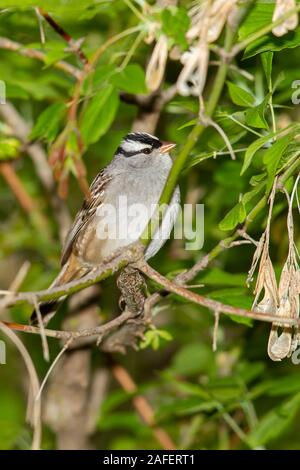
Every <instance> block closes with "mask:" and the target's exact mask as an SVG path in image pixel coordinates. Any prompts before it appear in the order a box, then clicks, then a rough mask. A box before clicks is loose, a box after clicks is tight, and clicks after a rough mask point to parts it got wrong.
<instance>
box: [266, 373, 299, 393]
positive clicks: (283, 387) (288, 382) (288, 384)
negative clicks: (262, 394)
mask: <svg viewBox="0 0 300 470" xmlns="http://www.w3.org/2000/svg"><path fill="white" fill-rule="evenodd" d="M299 389H300V375H299V374H298V373H296V374H293V375H287V376H283V377H280V378H279V379H275V380H273V381H271V383H270V389H269V391H268V395H270V396H272V397H277V396H281V395H288V394H291V393H296V392H298V391H299Z"/></svg>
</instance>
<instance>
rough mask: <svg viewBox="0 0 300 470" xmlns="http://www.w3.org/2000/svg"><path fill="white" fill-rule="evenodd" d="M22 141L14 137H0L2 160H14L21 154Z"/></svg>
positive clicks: (0, 157) (0, 156) (0, 155)
mask: <svg viewBox="0 0 300 470" xmlns="http://www.w3.org/2000/svg"><path fill="white" fill-rule="evenodd" d="M19 150H20V141H19V140H17V139H15V138H13V137H6V138H5V137H4V138H0V160H13V159H14V158H17V157H18V156H19Z"/></svg>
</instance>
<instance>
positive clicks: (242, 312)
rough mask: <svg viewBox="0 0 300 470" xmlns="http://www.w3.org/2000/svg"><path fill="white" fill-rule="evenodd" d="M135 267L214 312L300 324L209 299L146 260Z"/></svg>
mask: <svg viewBox="0 0 300 470" xmlns="http://www.w3.org/2000/svg"><path fill="white" fill-rule="evenodd" d="M135 267H137V268H138V269H139V270H140V271H141V272H142V273H144V274H145V275H146V276H148V277H149V278H150V279H152V280H153V281H155V282H157V283H158V284H160V285H161V286H162V287H164V289H166V290H167V291H169V292H172V293H174V294H177V295H179V296H180V297H183V298H185V299H187V300H189V301H190V302H193V303H196V304H198V305H201V306H203V307H206V308H208V309H210V310H212V311H213V312H216V311H217V312H219V313H226V314H229V315H237V316H239V317H246V318H252V319H253V320H259V321H265V322H269V323H272V322H276V323H277V324H280V325H284V324H287V325H291V326H299V325H300V319H299V318H295V319H293V318H289V319H287V318H284V317H278V316H275V315H269V314H262V313H258V312H254V311H251V310H246V309H243V308H238V307H232V306H231V305H225V304H222V303H221V302H218V301H215V300H212V299H209V298H208V297H204V296H203V295H199V294H196V293H195V292H191V291H189V290H188V289H186V288H184V287H182V286H180V285H178V284H176V283H175V282H173V281H170V280H169V279H167V278H165V277H164V276H162V275H161V274H160V273H158V272H157V271H155V270H154V269H153V268H151V266H149V264H147V263H146V262H145V261H144V260H143V261H139V262H137V263H135ZM287 320H288V321H287Z"/></svg>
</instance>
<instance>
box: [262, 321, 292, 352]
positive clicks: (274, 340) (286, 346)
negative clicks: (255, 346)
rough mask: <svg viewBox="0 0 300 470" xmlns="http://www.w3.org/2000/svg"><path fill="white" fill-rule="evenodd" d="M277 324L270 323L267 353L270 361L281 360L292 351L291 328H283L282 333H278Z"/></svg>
mask: <svg viewBox="0 0 300 470" xmlns="http://www.w3.org/2000/svg"><path fill="white" fill-rule="evenodd" d="M278 328H279V327H278V325H276V324H275V323H274V324H273V325H272V328H271V332H270V336H269V341H268V355H269V358H270V359H272V361H281V360H282V359H285V358H286V357H289V356H290V355H291V353H292V349H293V348H292V328H291V327H287V328H284V329H283V331H282V333H280V334H278Z"/></svg>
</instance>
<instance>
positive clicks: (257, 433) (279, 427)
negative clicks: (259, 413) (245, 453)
mask: <svg viewBox="0 0 300 470" xmlns="http://www.w3.org/2000/svg"><path fill="white" fill-rule="evenodd" d="M299 407H300V393H297V394H296V395H295V396H293V397H292V398H289V399H288V400H286V401H285V402H283V403H282V404H280V405H279V406H277V407H276V408H274V409H273V410H271V411H269V413H267V414H266V415H264V416H263V418H262V419H261V420H260V421H259V422H258V424H257V425H256V427H255V429H254V430H253V431H252V432H250V434H249V435H248V439H249V441H250V442H251V443H252V445H253V446H254V447H258V446H262V445H265V444H267V443H268V442H269V441H271V440H272V439H275V438H277V437H278V436H280V435H281V434H282V433H283V432H284V431H285V430H286V429H287V428H288V427H289V425H290V424H291V422H292V421H293V418H294V417H295V415H296V413H297V412H298V410H299Z"/></svg>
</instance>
